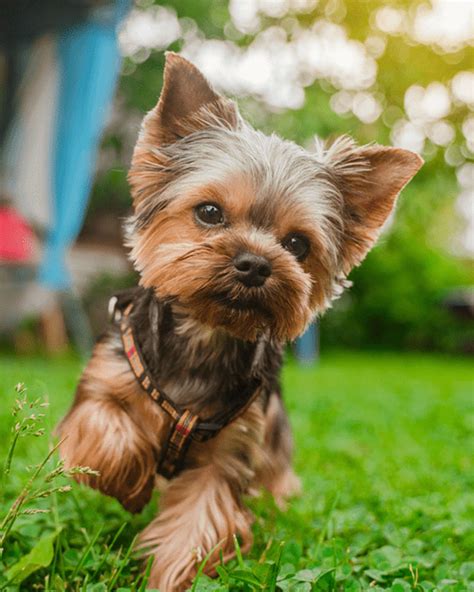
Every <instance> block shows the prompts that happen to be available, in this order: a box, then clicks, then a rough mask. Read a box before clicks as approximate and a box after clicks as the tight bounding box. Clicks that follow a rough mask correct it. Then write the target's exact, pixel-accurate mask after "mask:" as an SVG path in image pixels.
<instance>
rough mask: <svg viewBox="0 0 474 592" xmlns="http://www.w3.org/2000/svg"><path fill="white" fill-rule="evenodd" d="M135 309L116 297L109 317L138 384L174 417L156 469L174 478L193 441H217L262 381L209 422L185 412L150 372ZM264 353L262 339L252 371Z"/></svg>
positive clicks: (130, 301)
mask: <svg viewBox="0 0 474 592" xmlns="http://www.w3.org/2000/svg"><path fill="white" fill-rule="evenodd" d="M133 307H134V303H133V298H132V299H130V298H128V299H121V297H120V295H117V296H113V297H112V298H111V299H110V301H109V314H110V317H111V320H112V322H114V323H116V324H117V325H118V326H119V329H120V335H121V339H122V345H123V351H124V353H125V356H126V357H127V360H128V362H129V364H130V368H131V370H132V372H133V374H134V376H135V378H136V380H137V382H138V383H139V384H140V386H141V387H142V389H143V390H144V391H145V392H146V393H147V394H148V395H149V396H150V397H151V399H152V400H153V401H154V402H155V403H156V404H157V405H159V406H160V407H161V409H163V411H165V413H167V415H169V416H170V417H171V420H172V423H171V428H170V430H169V433H168V436H167V438H166V442H165V444H164V446H163V448H162V452H161V456H160V458H159V460H158V464H157V469H156V470H157V473H159V474H160V475H163V477H166V478H167V479H171V478H172V477H175V476H176V475H177V474H178V473H179V472H180V471H181V469H182V468H183V464H184V459H185V456H186V452H187V450H188V448H189V446H190V444H191V442H192V441H195V442H206V441H207V440H210V439H211V438H214V437H215V436H217V434H218V433H219V432H220V431H221V430H222V429H223V428H225V427H226V426H227V425H229V423H231V422H232V421H234V420H235V419H237V418H238V417H240V416H241V415H242V414H243V413H244V412H245V411H246V410H247V409H248V408H249V406H250V405H251V404H252V403H253V401H255V399H256V398H257V397H258V395H259V394H260V392H261V389H260V386H261V379H260V378H259V377H257V376H255V375H254V374H252V376H251V378H250V380H249V382H248V385H247V386H246V387H245V389H244V392H243V393H240V396H239V397H238V402H237V403H236V404H235V405H233V406H231V407H230V409H228V410H225V411H222V412H220V413H216V414H215V415H212V416H211V417H208V418H206V419H201V418H200V416H199V415H195V414H193V413H192V412H191V411H189V409H181V408H180V407H179V406H177V405H176V404H175V403H174V402H173V401H172V400H171V399H170V397H169V396H168V395H167V394H166V393H165V392H164V390H163V389H162V388H160V387H159V385H158V384H157V382H156V380H155V378H154V376H153V375H152V374H151V372H150V371H149V368H148V366H147V363H146V361H145V359H144V357H143V354H142V351H141V348H140V346H139V342H138V339H137V337H136V333H135V329H134V327H133V323H132V319H131V313H132V311H133ZM262 350H263V341H262V340H261V339H260V340H259V341H258V342H257V346H256V348H255V354H254V360H253V363H252V370H253V368H255V366H256V362H257V361H258V360H259V358H260V356H261V354H262Z"/></svg>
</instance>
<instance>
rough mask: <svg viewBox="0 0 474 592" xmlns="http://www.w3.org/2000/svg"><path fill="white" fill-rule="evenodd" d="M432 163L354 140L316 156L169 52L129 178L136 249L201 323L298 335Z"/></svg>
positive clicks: (155, 283) (250, 333)
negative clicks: (265, 126) (271, 130)
mask: <svg viewBox="0 0 474 592" xmlns="http://www.w3.org/2000/svg"><path fill="white" fill-rule="evenodd" d="M421 164H422V160H421V158H420V157H419V156H418V155H416V154H414V153H412V152H409V151H407V150H402V149H398V148H386V147H381V146H370V147H357V146H356V145H355V143H354V142H353V141H352V140H351V139H349V138H347V137H344V138H341V139H339V140H337V141H336V142H334V143H333V144H332V145H331V146H329V147H327V148H326V147H324V146H322V145H318V146H316V150H315V152H314V153H310V152H307V151H305V150H303V149H302V148H301V147H299V146H297V145H296V144H294V143H292V142H288V141H284V140H282V139H280V138H278V137H277V136H275V135H272V136H265V135H264V134H262V133H261V132H258V131H255V130H254V129H252V128H251V127H250V126H249V125H248V124H247V123H245V122H244V121H243V120H242V118H241V116H240V115H239V112H238V110H237V107H236V105H235V104H234V103H233V102H232V101H230V100H228V99H226V98H224V97H222V96H220V95H218V94H217V93H216V92H215V91H214V90H213V89H212V88H211V87H210V85H209V83H208V82H207V81H206V79H205V78H204V77H203V75H202V74H201V73H200V72H199V70H197V68H195V67H194V66H193V65H192V64H191V63H189V62H188V61H187V60H185V59H184V58H182V57H180V56H178V55H176V54H173V53H169V54H167V58H166V66H165V73H164V84H163V90H162V93H161V96H160V99H159V101H158V104H157V106H156V107H155V108H154V109H153V110H152V111H150V112H149V113H148V115H147V116H146V117H145V119H144V121H143V125H142V129H141V132H140V136H139V139H138V143H137V145H136V147H135V151H134V155H133V160H132V166H131V170H130V173H129V181H130V185H131V188H132V195H133V200H134V210H135V213H134V216H133V217H132V219H131V220H130V224H129V230H128V237H129V239H128V240H129V243H130V246H131V257H132V260H133V261H134V264H135V266H136V268H137V270H138V271H139V273H140V275H141V283H142V285H143V286H145V287H152V288H154V290H155V291H156V293H157V295H158V296H160V297H165V298H171V299H175V300H177V301H178V302H179V303H180V305H181V306H182V307H184V308H185V309H186V310H187V312H188V313H189V314H190V315H191V316H192V317H194V318H195V319H197V320H199V321H200V322H202V323H204V324H206V325H208V326H211V327H221V328H224V329H225V330H227V331H228V332H229V333H231V334H232V335H234V336H236V337H240V338H242V339H247V340H254V339H255V338H256V337H257V335H258V334H259V332H261V331H264V330H269V331H270V332H271V333H272V334H273V335H274V336H275V337H277V338H278V339H293V338H295V337H296V336H298V335H299V334H301V333H302V331H303V330H304V329H305V327H306V325H307V324H308V322H309V321H310V320H311V319H312V318H313V317H314V315H315V314H317V313H320V312H322V311H323V310H325V309H326V308H327V306H328V305H329V303H330V302H331V300H332V299H333V298H334V297H335V296H337V295H338V294H339V293H340V291H341V289H342V286H343V285H344V280H345V277H346V275H347V274H348V272H349V271H350V270H351V269H352V267H353V266H354V265H357V264H359V263H360V262H361V261H362V259H363V258H364V257H365V255H366V253H367V252H368V251H369V249H370V248H371V246H372V245H373V244H374V242H375V240H376V238H377V236H378V234H379V231H380V228H381V227H382V225H383V223H384V222H385V220H386V219H387V217H388V215H389V214H390V212H391V210H392V208H393V206H394V203H395V200H396V198H397V195H398V194H399V192H400V190H401V189H402V188H403V187H404V185H405V184H406V183H408V181H409V180H410V179H411V178H412V177H413V175H414V174H415V173H416V172H417V171H418V169H419V168H420V166H421Z"/></svg>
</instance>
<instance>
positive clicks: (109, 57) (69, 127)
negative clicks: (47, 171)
mask: <svg viewBox="0 0 474 592" xmlns="http://www.w3.org/2000/svg"><path fill="white" fill-rule="evenodd" d="M128 5H129V0H117V2H116V3H115V4H113V5H110V6H108V7H106V9H105V10H104V9H102V10H101V11H100V12H99V11H98V12H96V13H95V14H94V20H92V21H90V22H88V23H86V24H82V25H78V26H75V27H71V28H69V29H67V30H65V31H63V32H62V33H61V34H60V35H59V36H58V42H57V48H58V62H59V70H60V72H59V80H60V83H59V84H60V87H59V97H58V109H57V119H56V130H55V143H54V148H53V149H54V158H53V159H52V161H53V169H54V170H53V171H52V186H53V201H54V204H53V208H52V211H53V223H52V229H51V231H50V233H49V235H48V237H47V240H46V250H45V255H44V259H43V262H42V264H41V267H40V272H39V274H40V275H39V277H40V281H41V282H42V283H43V284H45V285H46V286H48V287H49V288H51V289H54V290H65V289H68V288H69V287H70V277H69V273H68V271H67V268H66V264H65V255H66V252H67V250H68V247H69V246H70V245H71V243H72V242H73V241H74V240H75V238H76V236H77V234H78V233H79V231H80V229H81V226H82V223H83V220H84V215H85V212H86V208H87V202H88V199H89V194H90V190H91V185H92V180H93V174H94V168H95V160H96V155H97V149H98V145H99V141H100V136H101V133H102V130H103V128H104V125H105V122H106V116H107V113H108V108H109V105H110V102H111V99H112V97H113V94H114V91H115V85H116V81H117V77H118V73H119V67H120V54H119V50H118V43H117V34H116V29H117V25H118V23H119V22H120V20H121V19H122V18H123V16H124V15H125V13H126V11H127V9H128Z"/></svg>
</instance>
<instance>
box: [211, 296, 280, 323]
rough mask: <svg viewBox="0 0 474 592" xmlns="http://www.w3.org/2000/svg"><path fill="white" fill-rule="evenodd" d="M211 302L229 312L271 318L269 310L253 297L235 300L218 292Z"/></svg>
mask: <svg viewBox="0 0 474 592" xmlns="http://www.w3.org/2000/svg"><path fill="white" fill-rule="evenodd" d="M213 300H214V301H215V302H217V303H218V304H220V305H222V306H224V307H225V308H229V309H231V310H238V311H242V312H253V313H256V314H258V315H259V316H263V317H266V318H268V319H269V318H272V317H273V314H272V312H271V310H270V309H269V308H268V307H267V306H265V305H264V304H263V303H262V301H261V300H260V299H258V298H255V297H251V296H249V297H242V296H240V297H239V298H235V297H232V296H230V295H229V294H228V293H224V292H220V293H216V294H214V295H213Z"/></svg>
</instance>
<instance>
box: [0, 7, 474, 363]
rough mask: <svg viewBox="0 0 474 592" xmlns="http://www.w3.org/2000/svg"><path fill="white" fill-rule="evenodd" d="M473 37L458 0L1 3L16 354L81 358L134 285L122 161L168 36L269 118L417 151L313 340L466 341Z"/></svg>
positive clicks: (0, 263)
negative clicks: (419, 164) (387, 213)
mask: <svg viewBox="0 0 474 592" xmlns="http://www.w3.org/2000/svg"><path fill="white" fill-rule="evenodd" d="M473 31H474V16H473V4H472V2H470V1H456V0H432V1H431V2H427V1H426V0H411V1H403V0H399V1H396V0H391V1H380V0H377V1H376V0H230V1H229V2H227V1H224V0H213V1H210V0H169V1H164V2H160V3H158V2H154V1H153V0H136V1H135V2H134V3H131V2H129V1H128V0H117V1H116V2H112V1H110V2H107V1H100V0H61V1H59V0H41V1H38V0H15V1H8V0H7V1H5V0H3V1H1V2H0V81H1V91H0V109H1V112H0V133H1V135H0V303H1V306H0V341H1V343H2V347H3V348H4V350H9V351H11V350H12V349H14V350H15V351H16V352H17V353H38V352H42V351H45V350H46V351H48V352H58V351H63V350H64V349H67V348H69V347H70V346H71V345H72V346H73V347H74V348H76V349H78V350H79V351H81V352H83V353H85V352H87V350H88V349H89V348H90V346H91V343H92V340H93V337H94V336H95V335H98V334H99V333H100V332H101V331H102V330H103V329H104V326H105V323H106V319H107V315H106V308H107V301H108V298H109V297H110V295H111V294H113V292H114V291H117V290H119V289H121V288H123V287H126V286H128V285H131V284H133V283H135V282H136V277H135V275H134V273H133V270H132V269H131V267H130V265H129V263H128V261H127V254H126V251H125V249H124V247H123V246H122V231H121V226H122V223H123V220H124V218H125V217H126V216H127V214H128V213H129V211H130V197H129V190H128V186H127V181H126V174H127V169H128V166H129V162H130V157H131V151H132V149H133V146H134V143H135V140H136V137H137V133H138V130H139V126H140V121H141V119H142V117H143V115H144V113H145V112H146V111H148V110H149V109H151V108H152V107H153V106H154V105H155V103H156V100H157V98H158V96H159V93H160V89H161V84H162V72H163V65H164V51H165V50H167V49H169V50H174V51H178V52H181V53H182V54H183V55H184V56H186V57H187V58H189V59H190V60H191V61H193V62H194V63H195V64H196V65H197V66H198V67H199V68H201V69H202V71H203V72H204V73H205V74H206V76H207V77H208V78H209V79H210V80H211V82H212V83H213V85H214V86H215V87H216V89H218V90H219V91H221V92H223V93H225V94H227V95H230V96H232V97H234V98H235V99H236V100H237V101H238V103H239V105H240V108H241V111H242V113H243V115H244V117H245V118H246V119H248V120H249V121H250V122H251V123H252V124H253V125H254V126H256V127H258V128H260V129H262V130H263V131H266V132H272V131H276V132H277V133H279V134H280V135H282V136H283V137H285V138H289V139H292V140H295V141H296V142H298V143H300V144H302V145H303V146H305V147H308V148H310V147H311V145H312V141H313V137H314V136H315V135H318V136H321V137H323V138H326V137H331V136H334V135H338V134H342V133H349V134H351V135H352V136H354V137H355V138H356V139H357V141H358V142H360V143H368V142H380V143H382V144H390V145H394V146H400V147H403V148H408V149H410V150H413V151H415V152H418V153H420V154H422V156H423V157H424V159H425V161H426V164H425V166H424V167H423V169H422V170H421V171H420V173H419V174H418V175H417V176H416V177H415V179H414V181H413V182H412V183H410V185H409V186H408V188H407V189H406V190H405V191H404V192H403V195H402V197H401V199H400V201H399V205H398V208H397V212H396V215H395V216H394V217H393V219H391V220H390V221H389V223H388V224H387V226H386V228H385V231H384V234H383V236H382V238H381V240H380V243H379V244H378V246H377V247H376V248H375V249H374V250H373V251H372V252H371V253H370V254H369V256H368V257H367V259H366V261H365V262H364V264H363V265H362V266H361V267H360V268H358V269H356V270H354V271H353V273H352V274H351V277H350V279H351V280H352V281H353V282H354V287H353V288H352V289H351V290H349V291H348V292H347V293H346V294H345V295H344V296H343V297H342V298H341V299H340V300H339V301H338V302H336V303H335V305H334V308H333V309H332V310H331V311H330V312H328V313H327V315H326V316H325V317H324V319H323V320H322V321H321V323H320V326H319V339H320V343H321V347H322V348H323V349H324V348H332V347H337V348H357V349H371V350H372V349H374V348H377V349H390V350H402V349H403V350H437V351H442V352H450V353H467V352H471V353H472V352H473V351H474V345H473V343H474V332H473V320H472V319H473V313H474V294H473V291H472V281H473V273H472V272H473V268H472V260H473V257H474V207H473V193H474V163H473V160H472V158H473V154H474V113H473V108H474V70H473V66H474V63H473V61H474V53H473V43H474V40H473ZM470 286H471V287H470ZM315 340H316V336H315V332H314V331H313V332H312V333H310V334H309V335H308V336H307V338H306V345H305V346H304V347H303V351H302V353H301V355H302V356H303V357H304V356H306V357H309V358H311V357H312V356H313V355H314V351H315Z"/></svg>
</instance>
